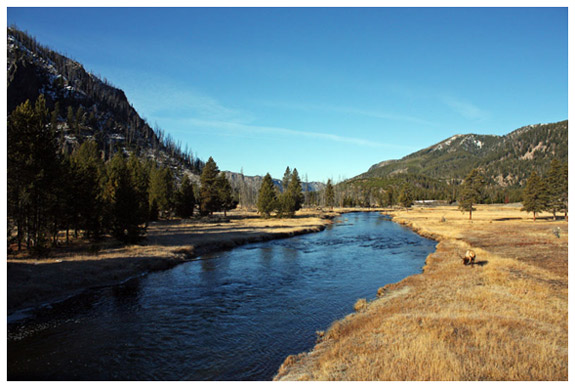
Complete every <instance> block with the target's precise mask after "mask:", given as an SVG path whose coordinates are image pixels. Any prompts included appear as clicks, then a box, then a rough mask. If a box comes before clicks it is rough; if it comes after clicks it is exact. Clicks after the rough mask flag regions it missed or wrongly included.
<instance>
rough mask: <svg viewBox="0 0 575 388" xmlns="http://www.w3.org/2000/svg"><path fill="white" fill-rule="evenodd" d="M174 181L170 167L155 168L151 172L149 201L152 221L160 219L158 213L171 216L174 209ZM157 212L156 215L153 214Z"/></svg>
mask: <svg viewBox="0 0 575 388" xmlns="http://www.w3.org/2000/svg"><path fill="white" fill-rule="evenodd" d="M173 193H174V179H173V176H172V172H171V171H170V169H169V168H168V167H153V168H152V170H151V171H150V184H149V188H148V201H149V204H150V220H157V219H158V212H159V213H162V214H164V215H169V214H170V213H171V211H172V208H173ZM153 212H155V213H153Z"/></svg>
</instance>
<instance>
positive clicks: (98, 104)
mask: <svg viewBox="0 0 575 388" xmlns="http://www.w3.org/2000/svg"><path fill="white" fill-rule="evenodd" d="M7 49H8V52H7V60H8V74H7V76H8V114H10V113H11V112H12V111H13V110H14V109H15V108H16V107H17V106H18V105H20V104H21V103H23V102H25V101H26V100H30V101H31V102H32V103H33V102H34V101H36V99H37V98H38V96H39V95H40V94H43V95H44V97H45V98H46V102H47V106H48V108H49V110H50V111H55V122H54V125H56V130H57V132H58V133H59V134H60V140H61V145H62V147H63V148H64V149H65V150H67V151H71V150H72V149H74V148H75V147H77V146H78V145H79V144H81V143H82V142H83V141H85V140H87V139H94V140H95V141H96V142H97V144H98V146H99V148H100V150H101V151H102V153H103V155H104V158H106V159H107V158H108V157H110V155H111V154H112V153H113V152H114V151H116V150H118V149H123V150H131V151H137V152H138V153H140V154H141V155H142V156H145V157H150V158H154V159H156V160H158V161H159V162H160V163H162V164H167V165H170V166H172V167H173V168H177V167H182V168H184V169H188V170H190V171H191V172H194V173H197V172H199V170H200V169H201V168H202V166H203V162H202V161H200V160H198V159H197V158H194V157H193V155H192V153H191V152H190V151H187V150H186V151H185V152H184V151H182V150H181V147H180V145H179V144H176V142H175V141H173V140H172V139H171V138H170V137H169V136H164V132H163V131H162V130H160V129H156V130H153V129H152V128H151V127H150V126H149V125H148V123H147V122H146V121H145V120H144V119H142V118H141V117H140V115H139V114H138V113H137V112H136V110H135V109H134V107H133V106H132V105H131V104H130V103H129V101H128V99H127V98H126V95H125V94H124V92H123V91H122V90H120V89H118V88H115V87H113V86H112V85H110V84H109V83H108V82H107V81H105V80H104V81H102V80H101V79H100V78H99V77H97V76H95V75H94V74H91V73H89V72H87V71H86V70H85V69H84V67H83V66H82V65H81V64H80V63H78V62H76V61H73V60H71V59H69V58H67V57H65V56H63V55H60V54H58V53H57V52H55V51H52V50H50V49H48V48H46V47H44V46H42V45H40V44H38V43H37V42H36V40H35V39H34V38H31V37H30V36H28V35H27V34H25V33H23V32H21V31H18V30H16V29H14V28H8V42H7Z"/></svg>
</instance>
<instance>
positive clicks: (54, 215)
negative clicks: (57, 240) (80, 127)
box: [7, 95, 62, 249]
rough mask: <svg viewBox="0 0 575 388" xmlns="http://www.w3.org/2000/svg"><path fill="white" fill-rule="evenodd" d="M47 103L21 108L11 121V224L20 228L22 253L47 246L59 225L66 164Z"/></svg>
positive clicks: (18, 229)
mask: <svg viewBox="0 0 575 388" xmlns="http://www.w3.org/2000/svg"><path fill="white" fill-rule="evenodd" d="M48 124H49V115H48V110H47V109H46V100H45V99H44V96H43V95H40V96H39V97H38V99H37V101H36V103H35V105H34V107H32V105H31V104H30V102H29V101H26V102H25V103H23V104H21V105H19V106H18V107H17V108H16V109H15V110H14V111H13V112H12V114H11V115H10V116H9V117H8V123H7V132H8V147H7V150H8V155H7V159H8V174H7V175H8V176H7V178H8V179H7V183H8V195H7V196H8V220H9V225H10V224H14V226H15V228H16V241H17V244H18V249H20V248H21V245H22V241H23V239H24V238H25V239H26V245H27V246H28V247H29V248H32V247H38V248H41V247H42V246H45V244H46V242H47V237H48V235H49V233H50V230H51V229H53V226H54V225H56V224H57V223H58V218H59V217H60V214H59V212H58V201H59V198H58V189H59V186H60V182H61V181H60V178H61V175H62V161H61V157H60V154H59V152H58V148H57V140H56V135H55V132H54V129H53V128H52V127H51V126H50V125H48Z"/></svg>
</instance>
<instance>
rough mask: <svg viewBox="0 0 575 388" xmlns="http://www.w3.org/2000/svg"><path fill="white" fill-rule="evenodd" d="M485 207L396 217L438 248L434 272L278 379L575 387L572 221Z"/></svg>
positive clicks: (373, 305)
mask: <svg viewBox="0 0 575 388" xmlns="http://www.w3.org/2000/svg"><path fill="white" fill-rule="evenodd" d="M477 208H478V209H477V211H476V212H474V213H473V219H472V221H469V219H468V217H469V215H468V213H461V212H460V211H459V210H457V208H456V207H447V206H446V207H437V208H415V209H412V210H407V211H405V210H402V211H395V210H394V211H392V212H390V213H391V214H392V215H393V217H394V221H396V222H398V223H400V224H403V225H406V226H409V227H410V228H412V229H414V230H415V231H417V232H418V233H420V234H421V235H424V236H427V237H431V238H434V239H436V240H437V241H438V245H437V249H436V252H434V253H432V254H431V255H429V256H428V258H427V261H426V265H425V267H424V271H423V273H422V274H418V275H414V276H410V277H408V278H406V279H404V280H403V281H401V282H399V283H395V284H391V285H387V286H385V287H382V288H380V289H379V290H377V295H378V296H377V297H375V298H374V300H372V301H370V302H369V303H363V301H360V302H358V303H356V306H355V309H356V313H354V314H350V315H349V316H347V317H345V318H344V319H342V320H339V321H337V322H335V323H333V324H332V326H331V327H330V328H329V329H327V330H326V331H325V333H323V332H320V334H319V335H318V343H317V345H316V346H315V348H314V349H313V350H312V351H311V352H309V353H302V354H299V355H292V356H289V357H288V358H287V359H286V360H285V362H284V364H283V365H282V366H281V368H280V370H279V372H278V374H277V375H276V377H275V379H276V380H412V381H413V380H415V381H419V380H567V379H568V346H567V345H568V271H567V259H568V252H567V245H568V227H567V226H568V225H567V222H566V221H565V220H559V221H552V219H551V215H550V214H546V213H544V214H542V215H540V218H539V219H538V220H537V221H536V222H534V221H533V219H532V216H530V215H528V214H527V213H525V212H521V211H520V207H518V206H515V205H483V206H482V205H479V206H477ZM557 228H559V230H558V229H557ZM557 235H559V237H558V236H557ZM470 248H471V249H473V250H474V251H475V253H476V254H477V258H476V264H475V265H474V266H464V265H463V264H462V260H461V257H462V256H463V255H464V254H465V252H466V250H467V249H470ZM375 292H376V290H374V295H375ZM318 329H320V328H318Z"/></svg>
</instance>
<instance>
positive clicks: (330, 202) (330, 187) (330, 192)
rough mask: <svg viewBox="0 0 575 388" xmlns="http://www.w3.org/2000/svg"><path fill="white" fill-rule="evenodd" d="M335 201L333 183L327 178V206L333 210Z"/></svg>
mask: <svg viewBox="0 0 575 388" xmlns="http://www.w3.org/2000/svg"><path fill="white" fill-rule="evenodd" d="M334 203H335V197H334V192H333V185H332V184H331V179H328V180H327V184H326V185H325V206H328V207H329V208H330V209H332V210H333V205H334Z"/></svg>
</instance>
